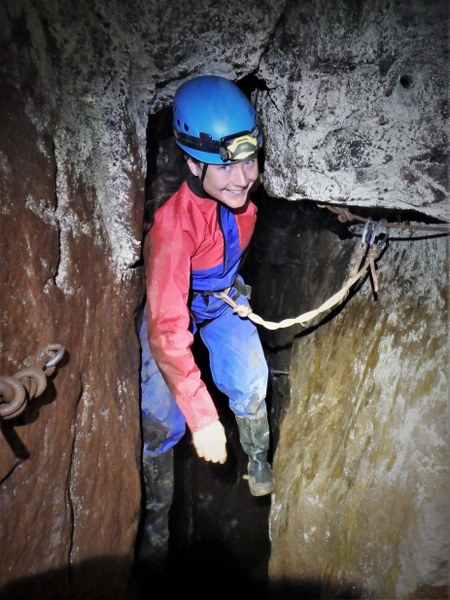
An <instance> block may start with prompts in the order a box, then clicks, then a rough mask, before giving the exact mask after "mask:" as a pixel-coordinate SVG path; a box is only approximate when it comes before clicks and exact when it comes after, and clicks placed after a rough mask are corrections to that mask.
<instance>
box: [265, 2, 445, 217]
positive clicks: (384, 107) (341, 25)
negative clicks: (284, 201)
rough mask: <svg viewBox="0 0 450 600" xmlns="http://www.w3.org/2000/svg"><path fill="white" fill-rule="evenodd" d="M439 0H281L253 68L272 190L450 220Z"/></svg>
mask: <svg viewBox="0 0 450 600" xmlns="http://www.w3.org/2000/svg"><path fill="white" fill-rule="evenodd" d="M448 16H449V8H448V3H447V2H441V1H439V0H438V1H435V2H432V3H429V2H424V1H422V0H413V1H412V2H408V3H405V2H395V1H389V2H386V1H385V0H379V1H375V2H352V1H344V2H333V3H332V5H330V3H329V2H326V0H308V1H306V2H288V3H287V4H286V7H285V10H284V11H283V15H282V18H281V19H280V22H279V24H278V27H277V29H276V30H275V33H274V36H273V39H272V40H271V43H270V47H268V49H267V52H265V53H264V55H263V56H262V58H261V62H260V64H259V66H258V72H257V75H258V77H259V79H260V80H261V81H262V82H263V83H264V85H263V88H264V89H263V90H262V91H261V93H259V94H258V108H259V113H260V114H261V115H262V121H263V123H264V127H265V129H266V131H267V132H268V135H267V147H266V173H265V178H264V182H265V186H266V189H267V192H268V193H269V195H270V196H273V197H280V198H288V199H290V200H296V199H310V200H315V201H317V202H322V203H337V204H339V203H343V204H345V205H347V206H360V207H361V206H363V207H364V206H371V207H373V206H383V207H390V208H393V209H401V210H403V211H408V210H416V209H420V212H422V213H423V214H426V215H430V216H432V217H436V218H438V219H442V220H444V221H448V219H449V210H448V208H449V207H448V186H447V168H446V163H447V161H446V157H447V146H448V138H447V136H448V128H447V127H446V123H447V117H448V114H447V112H448V84H449V81H448V68H447V65H448V62H449V56H448Z"/></svg>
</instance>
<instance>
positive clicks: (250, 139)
mask: <svg viewBox="0 0 450 600" xmlns="http://www.w3.org/2000/svg"><path fill="white" fill-rule="evenodd" d="M258 135H259V131H258V128H257V127H254V128H253V130H252V131H251V132H248V131H242V132H240V133H235V134H233V135H229V136H226V137H223V138H222V139H221V140H220V150H219V154H220V158H221V159H222V160H223V161H224V162H225V161H227V160H233V161H235V160H247V159H248V158H250V157H252V156H254V155H255V154H256V153H257V152H258V149H259V143H258Z"/></svg>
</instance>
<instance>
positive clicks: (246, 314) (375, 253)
mask: <svg viewBox="0 0 450 600" xmlns="http://www.w3.org/2000/svg"><path fill="white" fill-rule="evenodd" d="M382 227H385V222H384V220H383V219H382V220H381V221H379V222H378V223H376V224H375V226H374V227H373V228H372V225H371V223H369V221H366V223H365V225H364V229H363V232H362V236H361V241H360V242H359V243H358V244H357V246H356V248H355V254H356V261H355V264H354V265H353V267H352V269H351V271H350V273H349V275H348V277H347V279H346V281H345V282H344V285H343V286H342V288H341V289H340V290H339V291H338V292H336V293H335V294H333V296H331V297H330V298H328V300H326V301H325V302H324V303H323V304H321V305H320V306H319V307H318V308H316V309H314V310H310V311H308V312H306V313H303V314H302V315H299V316H298V317H295V318H292V319H283V320H282V321H280V322H279V323H275V322H273V321H265V320H264V319H262V318H261V317H260V316H259V315H256V314H255V313H254V312H253V311H252V309H251V307H250V306H248V305H245V304H238V303H237V302H235V301H234V300H233V299H232V298H230V296H229V295H228V291H227V290H225V291H223V292H218V293H215V294H214V296H215V297H216V298H221V299H222V300H223V301H224V302H226V303H227V304H228V305H229V306H231V308H232V309H233V312H234V313H236V314H238V315H239V316H240V317H242V318H248V319H250V320H251V321H253V323H255V324H256V325H262V326H263V327H265V328H266V329H270V330H276V329H281V328H284V327H292V325H297V324H299V325H301V326H302V327H305V325H306V323H307V322H308V321H311V320H312V319H314V318H315V317H317V316H318V315H320V314H322V313H323V312H325V311H327V310H330V309H331V308H333V307H334V306H336V305H338V304H339V303H340V302H342V301H343V300H344V299H345V298H346V296H347V294H348V292H349V291H350V288H351V287H353V285H355V283H356V282H357V281H358V280H359V279H361V277H362V276H363V275H364V274H365V273H366V272H367V270H368V269H370V273H371V275H372V280H373V287H374V291H375V292H378V279H377V275H376V271H375V262H376V260H377V259H378V257H379V254H380V250H381V248H382V246H383V245H384V244H385V243H386V241H387V238H388V236H387V233H386V234H384V235H381V236H380V237H379V238H378V241H377V237H378V236H379V233H380V230H381V229H382ZM367 237H369V241H368V242H367V241H366V239H367ZM364 259H365V260H364ZM363 260H364V264H363V266H362V267H361V263H362V261H363Z"/></svg>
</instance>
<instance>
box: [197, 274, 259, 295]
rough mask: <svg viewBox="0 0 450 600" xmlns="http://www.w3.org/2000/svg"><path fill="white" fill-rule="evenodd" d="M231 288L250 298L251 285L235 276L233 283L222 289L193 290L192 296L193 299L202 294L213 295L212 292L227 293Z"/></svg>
mask: <svg viewBox="0 0 450 600" xmlns="http://www.w3.org/2000/svg"><path fill="white" fill-rule="evenodd" d="M233 289H234V290H236V291H237V292H239V294H240V295H241V296H245V297H246V298H250V296H251V295H252V287H251V285H246V284H245V283H244V282H243V281H241V280H240V279H238V278H237V277H236V279H235V280H234V281H233V284H232V285H231V286H230V287H227V288H226V289H224V290H212V291H207V290H204V291H200V290H193V291H192V298H193V299H195V298H197V296H202V295H203V294H206V295H207V296H213V295H214V294H220V293H221V292H224V293H225V294H229V293H230V291H231V290H233Z"/></svg>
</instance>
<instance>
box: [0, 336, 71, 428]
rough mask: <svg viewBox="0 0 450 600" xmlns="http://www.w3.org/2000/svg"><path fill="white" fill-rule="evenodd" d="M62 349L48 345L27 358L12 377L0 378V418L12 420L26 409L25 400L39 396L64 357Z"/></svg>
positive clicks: (54, 345)
mask: <svg viewBox="0 0 450 600" xmlns="http://www.w3.org/2000/svg"><path fill="white" fill-rule="evenodd" d="M64 352H65V350H64V347H63V346H61V345H60V344H50V345H49V346H47V347H46V348H44V349H43V350H41V351H40V352H38V353H37V354H36V355H35V356H29V357H28V358H27V359H26V360H25V361H24V362H23V364H24V368H23V369H21V370H20V371H18V372H17V373H16V374H15V375H13V376H12V377H9V376H7V375H5V376H0V417H1V418H3V419H14V418H15V417H18V416H19V415H20V414H21V413H22V412H23V411H24V410H25V408H26V407H27V400H31V399H32V398H36V397H37V396H40V395H41V394H42V393H43V392H44V390H45V388H46V387H47V377H49V376H50V375H52V374H53V372H54V371H55V369H56V364H57V363H58V362H59V361H60V360H61V358H62V357H63V355H64Z"/></svg>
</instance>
